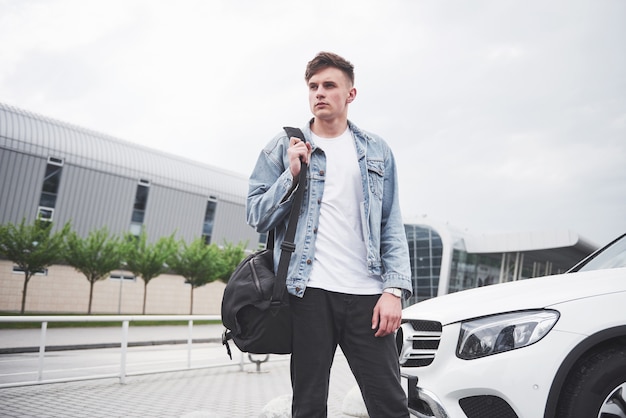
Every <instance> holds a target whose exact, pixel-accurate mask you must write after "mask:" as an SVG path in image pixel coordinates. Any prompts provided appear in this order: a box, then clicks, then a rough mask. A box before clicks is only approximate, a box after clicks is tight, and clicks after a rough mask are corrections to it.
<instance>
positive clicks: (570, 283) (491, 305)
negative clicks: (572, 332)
mask: <svg viewBox="0 0 626 418" xmlns="http://www.w3.org/2000/svg"><path fill="white" fill-rule="evenodd" d="M617 292H623V293H624V303H626V268H618V269H610V270H595V271H588V272H580V273H566V274H560V275H556V276H545V277H538V278H534V279H527V280H520V281H516V282H508V283H502V284H495V285H491V286H486V287H480V288H476V289H468V290H463V291H460V292H457V293H452V294H449V295H445V296H439V297H436V298H433V299H428V300H425V301H423V302H419V303H416V304H414V305H412V306H409V307H407V308H405V309H404V310H403V312H402V317H403V319H422V320H433V321H438V322H440V323H441V324H442V325H447V324H450V323H454V322H458V321H462V320H466V319H471V318H477V317H481V316H487V315H492V314H497V313H502V312H511V311H519V310H526V309H542V308H547V307H550V306H553V305H556V304H559V303H562V302H566V301H569V300H574V299H581V298H587V297H592V296H597V295H602V294H607V293H617Z"/></svg>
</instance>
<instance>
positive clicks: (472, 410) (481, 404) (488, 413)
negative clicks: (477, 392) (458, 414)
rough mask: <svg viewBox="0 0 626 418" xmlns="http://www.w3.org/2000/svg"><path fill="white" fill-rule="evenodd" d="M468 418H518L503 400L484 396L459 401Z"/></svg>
mask: <svg viewBox="0 0 626 418" xmlns="http://www.w3.org/2000/svg"><path fill="white" fill-rule="evenodd" d="M459 405H460V406H461V409H463V412H465V415H467V417H468V418H518V417H517V414H516V413H515V411H513V408H511V407H510V406H509V404H508V403H507V402H506V401H505V400H504V399H502V398H499V397H497V396H490V395H482V396H470V397H469V398H463V399H459Z"/></svg>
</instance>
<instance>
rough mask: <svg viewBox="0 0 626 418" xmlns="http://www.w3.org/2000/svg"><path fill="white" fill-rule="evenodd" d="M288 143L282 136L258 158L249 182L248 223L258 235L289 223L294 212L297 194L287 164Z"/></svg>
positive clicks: (284, 136)
mask: <svg viewBox="0 0 626 418" xmlns="http://www.w3.org/2000/svg"><path fill="white" fill-rule="evenodd" d="M288 141H289V139H288V138H287V136H286V134H284V133H283V134H279V135H277V136H276V137H274V139H272V141H270V142H269V143H268V144H267V145H266V146H265V148H263V150H262V151H261V153H260V154H259V158H258V159H257V162H256V165H255V167H254V170H253V171H252V174H251V175H250V178H249V182H248V196H247V199H246V220H247V222H248V224H249V225H250V226H252V227H254V228H255V229H256V230H257V231H258V232H267V231H269V230H271V229H273V228H275V227H276V226H277V225H278V224H279V223H280V222H281V221H284V222H286V220H287V217H288V216H289V211H290V210H291V203H292V201H293V195H294V190H295V188H294V190H291V189H292V186H293V183H294V181H293V176H292V175H291V171H290V170H289V165H288V164H286V159H287V156H286V155H287V153H286V150H287V146H288V143H289V142H288Z"/></svg>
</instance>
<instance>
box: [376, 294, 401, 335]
mask: <svg viewBox="0 0 626 418" xmlns="http://www.w3.org/2000/svg"><path fill="white" fill-rule="evenodd" d="M401 320H402V300H401V299H400V298H399V297H397V296H394V295H392V294H390V293H384V292H383V294H382V295H381V296H380V299H378V302H377V303H376V306H374V314H373V315H372V329H374V330H375V329H377V328H378V329H377V330H376V334H374V336H375V337H384V336H386V335H389V334H393V333H394V332H395V331H396V330H397V329H398V328H400V322H401Z"/></svg>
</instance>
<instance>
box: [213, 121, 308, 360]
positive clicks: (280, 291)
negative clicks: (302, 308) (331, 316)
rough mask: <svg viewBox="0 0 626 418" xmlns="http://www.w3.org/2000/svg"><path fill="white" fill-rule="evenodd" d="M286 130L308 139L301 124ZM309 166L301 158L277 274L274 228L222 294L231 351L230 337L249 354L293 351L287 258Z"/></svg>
mask: <svg viewBox="0 0 626 418" xmlns="http://www.w3.org/2000/svg"><path fill="white" fill-rule="evenodd" d="M284 129H285V131H286V132H287V136H288V137H297V138H300V139H301V140H302V141H304V140H305V139H304V135H303V134H302V131H300V129H297V128H289V127H286V128H284ZM306 171H307V165H306V163H302V167H301V169H300V177H299V179H298V189H297V191H296V195H295V197H294V201H293V204H292V207H291V213H290V215H289V222H288V224H287V231H286V233H285V239H284V240H283V242H282V244H281V254H280V261H279V264H278V270H277V272H276V274H274V260H273V252H274V230H272V231H270V232H269V234H268V238H267V245H266V249H264V250H262V251H257V252H255V253H253V254H251V255H249V256H248V257H246V258H245V259H244V260H243V261H242V262H241V263H240V264H239V265H238V266H237V268H236V269H235V271H234V272H233V274H232V275H231V276H230V279H229V280H228V283H227V284H226V288H225V289H224V296H223V298H222V323H223V324H224V327H225V328H226V329H225V331H224V333H223V335H222V344H224V345H225V346H226V350H227V352H228V355H229V356H231V352H230V347H229V345H228V340H231V339H232V340H233V342H234V343H235V345H236V346H237V348H239V349H240V350H241V351H242V352H246V353H254V354H290V353H291V312H290V311H289V294H288V292H287V289H286V284H285V282H286V279H287V271H288V268H289V260H290V258H291V254H292V253H293V252H294V251H295V248H296V247H295V244H294V242H293V241H294V237H295V233H296V227H297V224H298V214H299V208H300V206H301V205H302V198H303V195H304V190H305V188H306ZM231 358H232V356H231Z"/></svg>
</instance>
